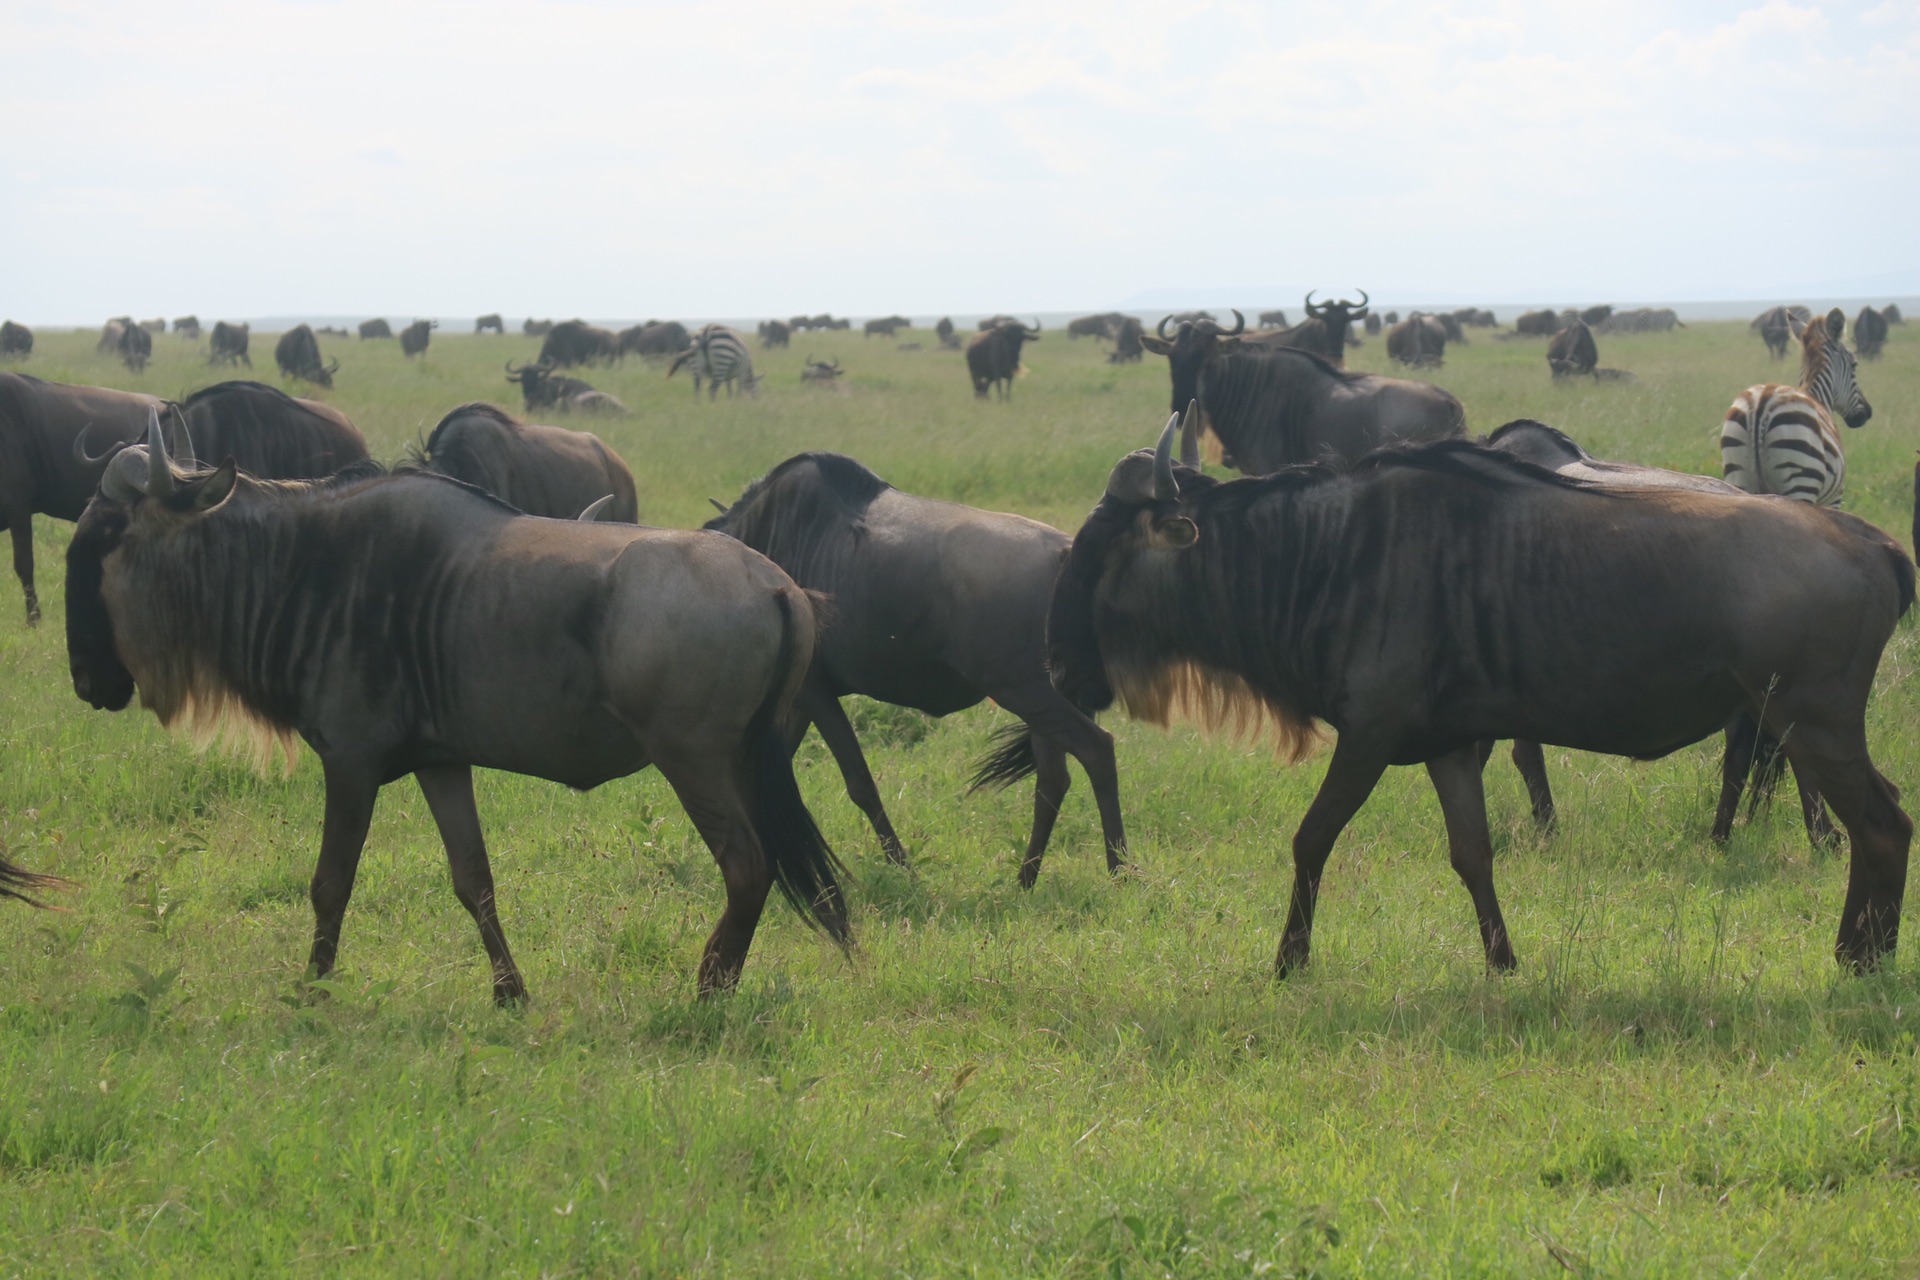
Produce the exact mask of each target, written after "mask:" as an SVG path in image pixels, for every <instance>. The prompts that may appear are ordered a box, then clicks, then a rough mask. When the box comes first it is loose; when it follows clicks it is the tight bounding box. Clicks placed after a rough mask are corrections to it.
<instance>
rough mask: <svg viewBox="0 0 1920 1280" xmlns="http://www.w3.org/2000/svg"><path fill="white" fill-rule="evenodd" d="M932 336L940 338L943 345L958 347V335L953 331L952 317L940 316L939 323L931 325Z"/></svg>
mask: <svg viewBox="0 0 1920 1280" xmlns="http://www.w3.org/2000/svg"><path fill="white" fill-rule="evenodd" d="M933 336H934V337H936V338H938V339H940V345H941V346H943V347H958V346H959V345H960V335H959V334H957V333H955V332H954V331H953V317H952V316H941V317H940V323H939V324H936V325H935V326H933Z"/></svg>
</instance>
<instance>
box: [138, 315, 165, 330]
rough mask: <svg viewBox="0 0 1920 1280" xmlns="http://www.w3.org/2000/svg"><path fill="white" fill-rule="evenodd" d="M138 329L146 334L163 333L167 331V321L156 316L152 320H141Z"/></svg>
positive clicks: (163, 317)
mask: <svg viewBox="0 0 1920 1280" xmlns="http://www.w3.org/2000/svg"><path fill="white" fill-rule="evenodd" d="M140 327H141V328H142V329H145V330H146V331H147V332H148V333H165V332H166V331H167V320H166V317H165V316H158V317H156V318H154V319H152V320H142V321H141V322H140Z"/></svg>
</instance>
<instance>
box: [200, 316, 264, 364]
mask: <svg viewBox="0 0 1920 1280" xmlns="http://www.w3.org/2000/svg"><path fill="white" fill-rule="evenodd" d="M250 328H251V326H250V325H247V324H228V323H227V322H226V321H225V320H216V321H214V322H213V338H212V340H211V342H210V343H209V344H208V346H209V354H208V356H207V363H208V364H210V365H214V364H244V365H245V366H247V368H249V369H251V368H253V357H252V356H250V355H248V354H247V342H248V339H249V337H250V334H249V329H250Z"/></svg>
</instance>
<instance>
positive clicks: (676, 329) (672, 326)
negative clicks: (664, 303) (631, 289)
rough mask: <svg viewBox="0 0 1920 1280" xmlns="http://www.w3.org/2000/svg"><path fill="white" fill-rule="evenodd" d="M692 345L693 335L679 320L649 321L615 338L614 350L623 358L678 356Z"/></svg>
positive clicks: (621, 332)
mask: <svg viewBox="0 0 1920 1280" xmlns="http://www.w3.org/2000/svg"><path fill="white" fill-rule="evenodd" d="M692 345H693V335H691V334H689V333H688V332H687V326H685V325H683V324H681V323H680V322H679V321H678V320H665V321H662V320H649V321H647V322H646V323H645V324H637V325H634V326H633V327H632V328H630V329H622V330H621V331H620V332H619V333H618V334H617V335H615V338H614V349H615V351H616V353H617V354H619V355H621V356H641V357H657V356H671V355H678V354H679V353H680V352H682V351H685V350H686V349H687V348H688V347H690V346H692Z"/></svg>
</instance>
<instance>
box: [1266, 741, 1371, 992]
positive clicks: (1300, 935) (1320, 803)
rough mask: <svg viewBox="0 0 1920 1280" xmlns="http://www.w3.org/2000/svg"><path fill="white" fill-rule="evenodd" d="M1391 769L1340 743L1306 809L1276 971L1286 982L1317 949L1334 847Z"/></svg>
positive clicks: (1351, 743) (1295, 836)
mask: <svg viewBox="0 0 1920 1280" xmlns="http://www.w3.org/2000/svg"><path fill="white" fill-rule="evenodd" d="M1386 770H1387V762H1386V760H1385V759H1383V758H1382V757H1380V756H1378V755H1376V754H1374V753H1372V752H1370V751H1365V750H1363V749H1362V748H1360V747H1359V746H1358V745H1357V744H1356V743H1355V741H1354V739H1353V738H1351V737H1346V738H1342V739H1340V741H1339V742H1338V743H1337V744H1336V745H1335V746H1334V748H1333V759H1332V760H1331V761H1329V762H1328V764H1327V776H1326V777H1325V778H1324V779H1322V780H1321V783H1320V790H1319V792H1318V794H1316V795H1315V796H1314V797H1313V803H1312V804H1311V805H1308V806H1307V816H1306V817H1304V818H1302V819H1301V820H1300V829H1299V830H1298V831H1295V832H1294V833H1293V901H1292V903H1291V904H1289V906H1288V907H1287V927H1286V931H1285V932H1284V933H1282V934H1281V935H1280V955H1279V957H1278V958H1277V959H1276V960H1275V961H1274V972H1275V973H1276V974H1278V976H1280V977H1282V978H1284V977H1286V976H1287V974H1288V973H1289V972H1290V971H1291V970H1293V969H1294V968H1296V967H1297V966H1299V965H1303V964H1305V963H1306V962H1307V956H1308V954H1309V953H1310V952H1311V950H1312V946H1313V908H1314V903H1315V902H1316V901H1317V900H1318V898H1319V896H1320V873H1321V872H1322V871H1324V870H1325V869H1326V866H1327V856H1328V855H1329V854H1331V853H1332V852H1333V842H1334V841H1335V840H1337V839H1339V838H1340V832H1341V831H1343V830H1344V829H1345V828H1346V825H1347V823H1348V822H1350V821H1352V820H1353V815H1354V814H1356V813H1358V812H1360V806H1361V805H1363V804H1365V803H1366V802H1367V797H1368V796H1370V795H1372V794H1373V788H1374V784H1376V783H1378V782H1379V781H1380V775H1381V774H1383V773H1385V772H1386Z"/></svg>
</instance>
